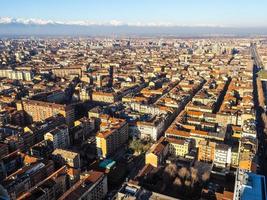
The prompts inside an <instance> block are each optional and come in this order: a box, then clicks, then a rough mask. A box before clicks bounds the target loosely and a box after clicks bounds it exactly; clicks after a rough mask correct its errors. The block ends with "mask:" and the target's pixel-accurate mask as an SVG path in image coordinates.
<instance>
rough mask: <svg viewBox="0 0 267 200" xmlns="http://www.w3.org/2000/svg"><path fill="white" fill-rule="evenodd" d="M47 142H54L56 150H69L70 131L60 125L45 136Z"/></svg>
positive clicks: (65, 126)
mask: <svg viewBox="0 0 267 200" xmlns="http://www.w3.org/2000/svg"><path fill="white" fill-rule="evenodd" d="M44 139H45V140H50V141H51V142H53V146H54V149H57V148H67V147H68V146H69V145H70V137H69V129H68V126H67V125H64V124H63V125H60V126H58V127H56V128H55V129H53V130H51V131H49V132H47V133H46V134H45V135H44Z"/></svg>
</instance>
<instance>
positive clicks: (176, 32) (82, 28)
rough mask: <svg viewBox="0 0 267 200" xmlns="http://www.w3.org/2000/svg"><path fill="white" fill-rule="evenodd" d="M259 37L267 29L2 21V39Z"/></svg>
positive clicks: (114, 22)
mask: <svg viewBox="0 0 267 200" xmlns="http://www.w3.org/2000/svg"><path fill="white" fill-rule="evenodd" d="M38 35H39V36H53V35H55V36H57V35H58V36H59V35H63V36H67V35H69V36H180V37H197V36H199V37H201V36H241V37H242V36H255V35H267V27H227V26H218V25H215V26H214V25H205V24H204V25H195V26H187V25H175V24H168V23H147V24H144V23H124V22H121V21H117V20H111V21H109V22H100V23H99V22H98V23H96V22H91V21H86V20H85V21H53V20H43V19H23V18H11V17H0V36H38Z"/></svg>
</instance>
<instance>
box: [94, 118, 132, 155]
mask: <svg viewBox="0 0 267 200" xmlns="http://www.w3.org/2000/svg"><path fill="white" fill-rule="evenodd" d="M101 124H102V128H101V125H100V132H98V133H97V135H96V147H97V155H98V157H100V158H106V157H108V156H109V155H111V154H113V153H114V152H115V151H116V150H117V149H118V148H120V147H121V146H122V145H123V144H125V143H126V142H127V141H128V123H127V122H126V121H125V120H122V119H116V118H111V119H108V120H107V121H106V122H102V123H101ZM103 124H104V125H103ZM107 127H109V129H106V128H107Z"/></svg>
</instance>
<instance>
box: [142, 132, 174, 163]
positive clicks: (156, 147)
mask: <svg viewBox="0 0 267 200" xmlns="http://www.w3.org/2000/svg"><path fill="white" fill-rule="evenodd" d="M168 145H169V143H168V141H167V139H166V138H164V137H161V138H160V139H159V141H158V142H157V143H156V144H153V145H152V146H151V148H150V149H149V150H148V151H147V153H146V157H145V164H146V165H148V164H150V165H152V166H153V167H158V166H159V165H161V164H163V163H164V158H165V157H166V156H167V154H168V151H169V148H168V147H169V146H168Z"/></svg>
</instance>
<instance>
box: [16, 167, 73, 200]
mask: <svg viewBox="0 0 267 200" xmlns="http://www.w3.org/2000/svg"><path fill="white" fill-rule="evenodd" d="M67 180H68V173H67V167H66V166H63V167H61V168H60V169H58V170H57V171H55V172H53V173H52V174H51V175H50V176H46V177H45V178H44V179H43V180H41V181H40V182H39V183H38V184H37V185H36V186H34V187H32V188H30V189H29V190H27V191H26V192H25V193H23V194H22V195H20V196H19V197H17V199H18V200H50V199H58V198H59V197H60V196H61V195H62V194H63V193H64V192H65V191H66V190H67V187H68V186H67Z"/></svg>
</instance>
